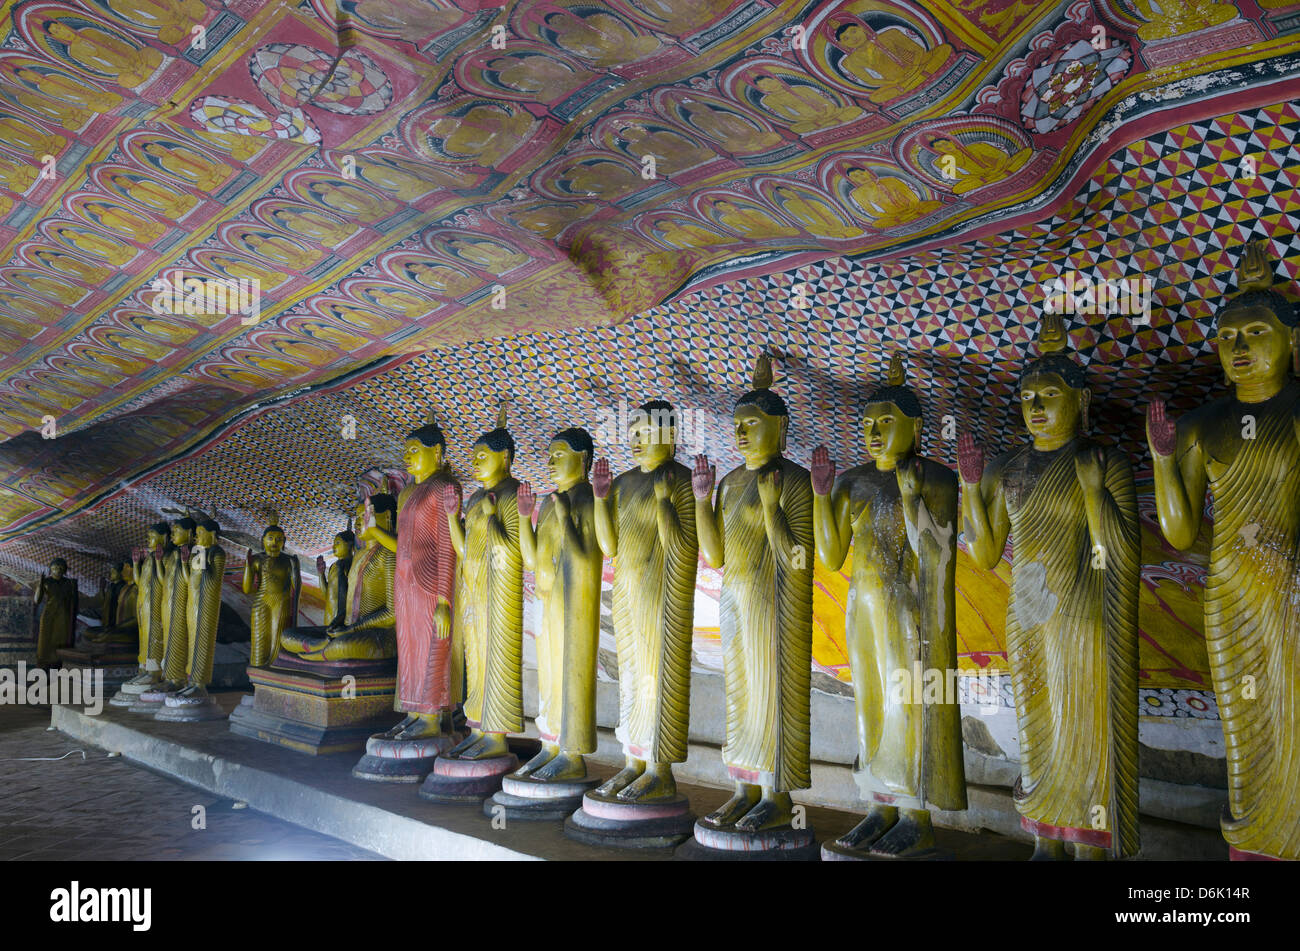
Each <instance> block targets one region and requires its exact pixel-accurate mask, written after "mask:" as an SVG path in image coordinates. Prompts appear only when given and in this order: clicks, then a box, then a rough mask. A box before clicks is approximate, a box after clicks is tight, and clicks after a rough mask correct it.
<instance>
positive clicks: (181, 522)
mask: <svg viewBox="0 0 1300 951" xmlns="http://www.w3.org/2000/svg"><path fill="white" fill-rule="evenodd" d="M196 527H197V526H196V525H195V524H194V519H192V518H189V517H188V516H187V517H185V518H178V519H177V520H176V521H174V522H172V544H173V545H175V546H176V547H177V548H180V547H181V546H183V545H188V544H190V543H191V542H192V541H194V529H195V528H196Z"/></svg>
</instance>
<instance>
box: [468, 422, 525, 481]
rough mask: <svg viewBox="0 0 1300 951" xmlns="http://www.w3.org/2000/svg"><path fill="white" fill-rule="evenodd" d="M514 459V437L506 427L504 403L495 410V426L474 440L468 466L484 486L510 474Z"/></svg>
mask: <svg viewBox="0 0 1300 951" xmlns="http://www.w3.org/2000/svg"><path fill="white" fill-rule="evenodd" d="M514 460H515V438H514V437H513V436H511V435H510V430H508V429H506V404H505V403H502V404H501V409H500V410H499V411H498V412H497V425H496V428H495V429H493V430H491V431H490V432H486V433H484V434H483V435H482V436H479V437H478V439H476V440H475V441H474V451H473V453H472V454H471V456H470V468H471V470H472V471H473V475H474V478H475V479H476V480H477V481H479V482H481V483H482V484H483V486H484V487H491V486H494V485H496V484H497V483H498V482H500V481H501V480H502V479H505V478H508V477H509V476H510V465H511V463H513V462H514Z"/></svg>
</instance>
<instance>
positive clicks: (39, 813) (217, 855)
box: [0, 704, 383, 861]
mask: <svg viewBox="0 0 1300 951" xmlns="http://www.w3.org/2000/svg"><path fill="white" fill-rule="evenodd" d="M49 723H50V711H49V708H48V707H27V706H12V705H8V704H5V705H0V860H9V859H18V860H49V861H59V860H64V859H80V860H85V859H92V860H113V859H163V860H168V861H182V860H192V859H199V860H227V859H229V860H241V859H242V860H249V859H305V860H337V859H367V860H380V859H382V858H383V856H380V855H376V854H375V853H373V852H368V851H366V850H364V849H360V848H356V847H355V846H352V845H349V844H347V843H346V842H341V841H339V840H338V839H335V838H331V837H330V836H327V835H321V834H319V833H316V832H310V831H308V830H306V829H302V828H300V827H298V826H295V825H293V824H291V823H288V822H283V821H281V820H279V819H275V818H272V817H271V816H267V815H264V814H262V813H259V812H255V811H253V810H252V809H236V808H234V806H235V803H233V802H232V801H231V800H229V799H222V798H220V797H217V796H214V795H213V794H211V793H208V792H205V791H203V790H201V789H199V788H197V787H195V786H190V785H188V784H186V783H182V782H178V781H177V780H174V779H170V778H168V777H166V776H162V775H159V774H157V773H153V772H151V771H149V770H148V769H145V768H143V767H141V766H137V765H134V764H132V763H129V762H127V761H126V760H124V759H121V758H110V757H109V756H108V755H107V754H106V753H105V752H104V751H103V750H99V749H96V748H94V747H92V746H88V745H85V744H79V743H77V742H76V741H74V740H72V739H71V738H69V737H67V736H64V735H63V734H62V733H55V732H47V729H46V728H47V727H48V726H49ZM78 750H80V751H82V752H84V754H85V755H84V757H83V755H82V752H76V751H78ZM69 754H70V755H69ZM59 757H62V758H59ZM195 806H202V807H203V809H204V811H205V816H204V818H205V819H206V828H204V829H195V828H193V824H194V822H195V819H196V816H195V813H194V807H195Z"/></svg>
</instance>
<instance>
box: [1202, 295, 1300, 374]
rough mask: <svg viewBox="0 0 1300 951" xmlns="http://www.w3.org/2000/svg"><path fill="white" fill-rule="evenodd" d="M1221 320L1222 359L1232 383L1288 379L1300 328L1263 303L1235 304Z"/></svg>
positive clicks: (1218, 337) (1220, 354) (1225, 371)
mask: <svg viewBox="0 0 1300 951" xmlns="http://www.w3.org/2000/svg"><path fill="white" fill-rule="evenodd" d="M1218 323H1219V332H1218V334H1217V335H1216V337H1215V341H1216V342H1217V343H1218V346H1219V361H1220V362H1221V363H1222V364H1223V372H1224V373H1225V374H1226V375H1227V377H1228V380H1229V381H1230V382H1232V383H1234V384H1237V385H1238V386H1240V385H1246V386H1249V385H1251V384H1256V385H1259V384H1263V385H1268V384H1276V385H1280V384H1281V383H1282V382H1284V381H1285V379H1286V375H1287V372H1288V370H1289V369H1290V367H1291V353H1292V351H1293V349H1295V348H1296V346H1297V344H1298V343H1300V340H1298V338H1300V330H1298V329H1297V328H1292V327H1288V326H1286V324H1284V323H1282V321H1280V320H1278V318H1277V315H1276V314H1275V313H1273V311H1272V309H1271V308H1269V307H1267V306H1265V305H1263V304H1252V305H1251V306H1249V307H1231V308H1229V309H1228V310H1227V311H1225V312H1224V313H1223V314H1222V315H1220V317H1219V321H1218Z"/></svg>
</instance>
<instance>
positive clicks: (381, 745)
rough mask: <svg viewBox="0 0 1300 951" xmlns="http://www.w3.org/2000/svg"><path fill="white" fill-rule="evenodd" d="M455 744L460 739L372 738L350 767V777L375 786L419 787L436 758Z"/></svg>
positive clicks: (447, 735)
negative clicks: (364, 751)
mask: <svg viewBox="0 0 1300 951" xmlns="http://www.w3.org/2000/svg"><path fill="white" fill-rule="evenodd" d="M458 742H460V737H458V736H455V735H453V734H444V735H442V736H426V737H423V738H422V739H418V740H390V739H387V738H386V737H384V736H382V735H380V736H372V737H371V738H370V739H368V740H366V755H365V756H363V757H361V759H360V760H359V761H358V762H357V765H356V766H353V767H352V775H353V776H355V777H356V778H357V779H368V780H370V781H371V782H376V783H418V782H419V781H420V780H422V779H424V777H425V776H428V775H429V772H430V770H432V769H433V764H434V761H435V760H436V759H437V758H438V756H440V755H441V754H442V753H445V752H446V751H447V750H449V749H451V748H452V747H453V746H455V745H456V744H457V743H458Z"/></svg>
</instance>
